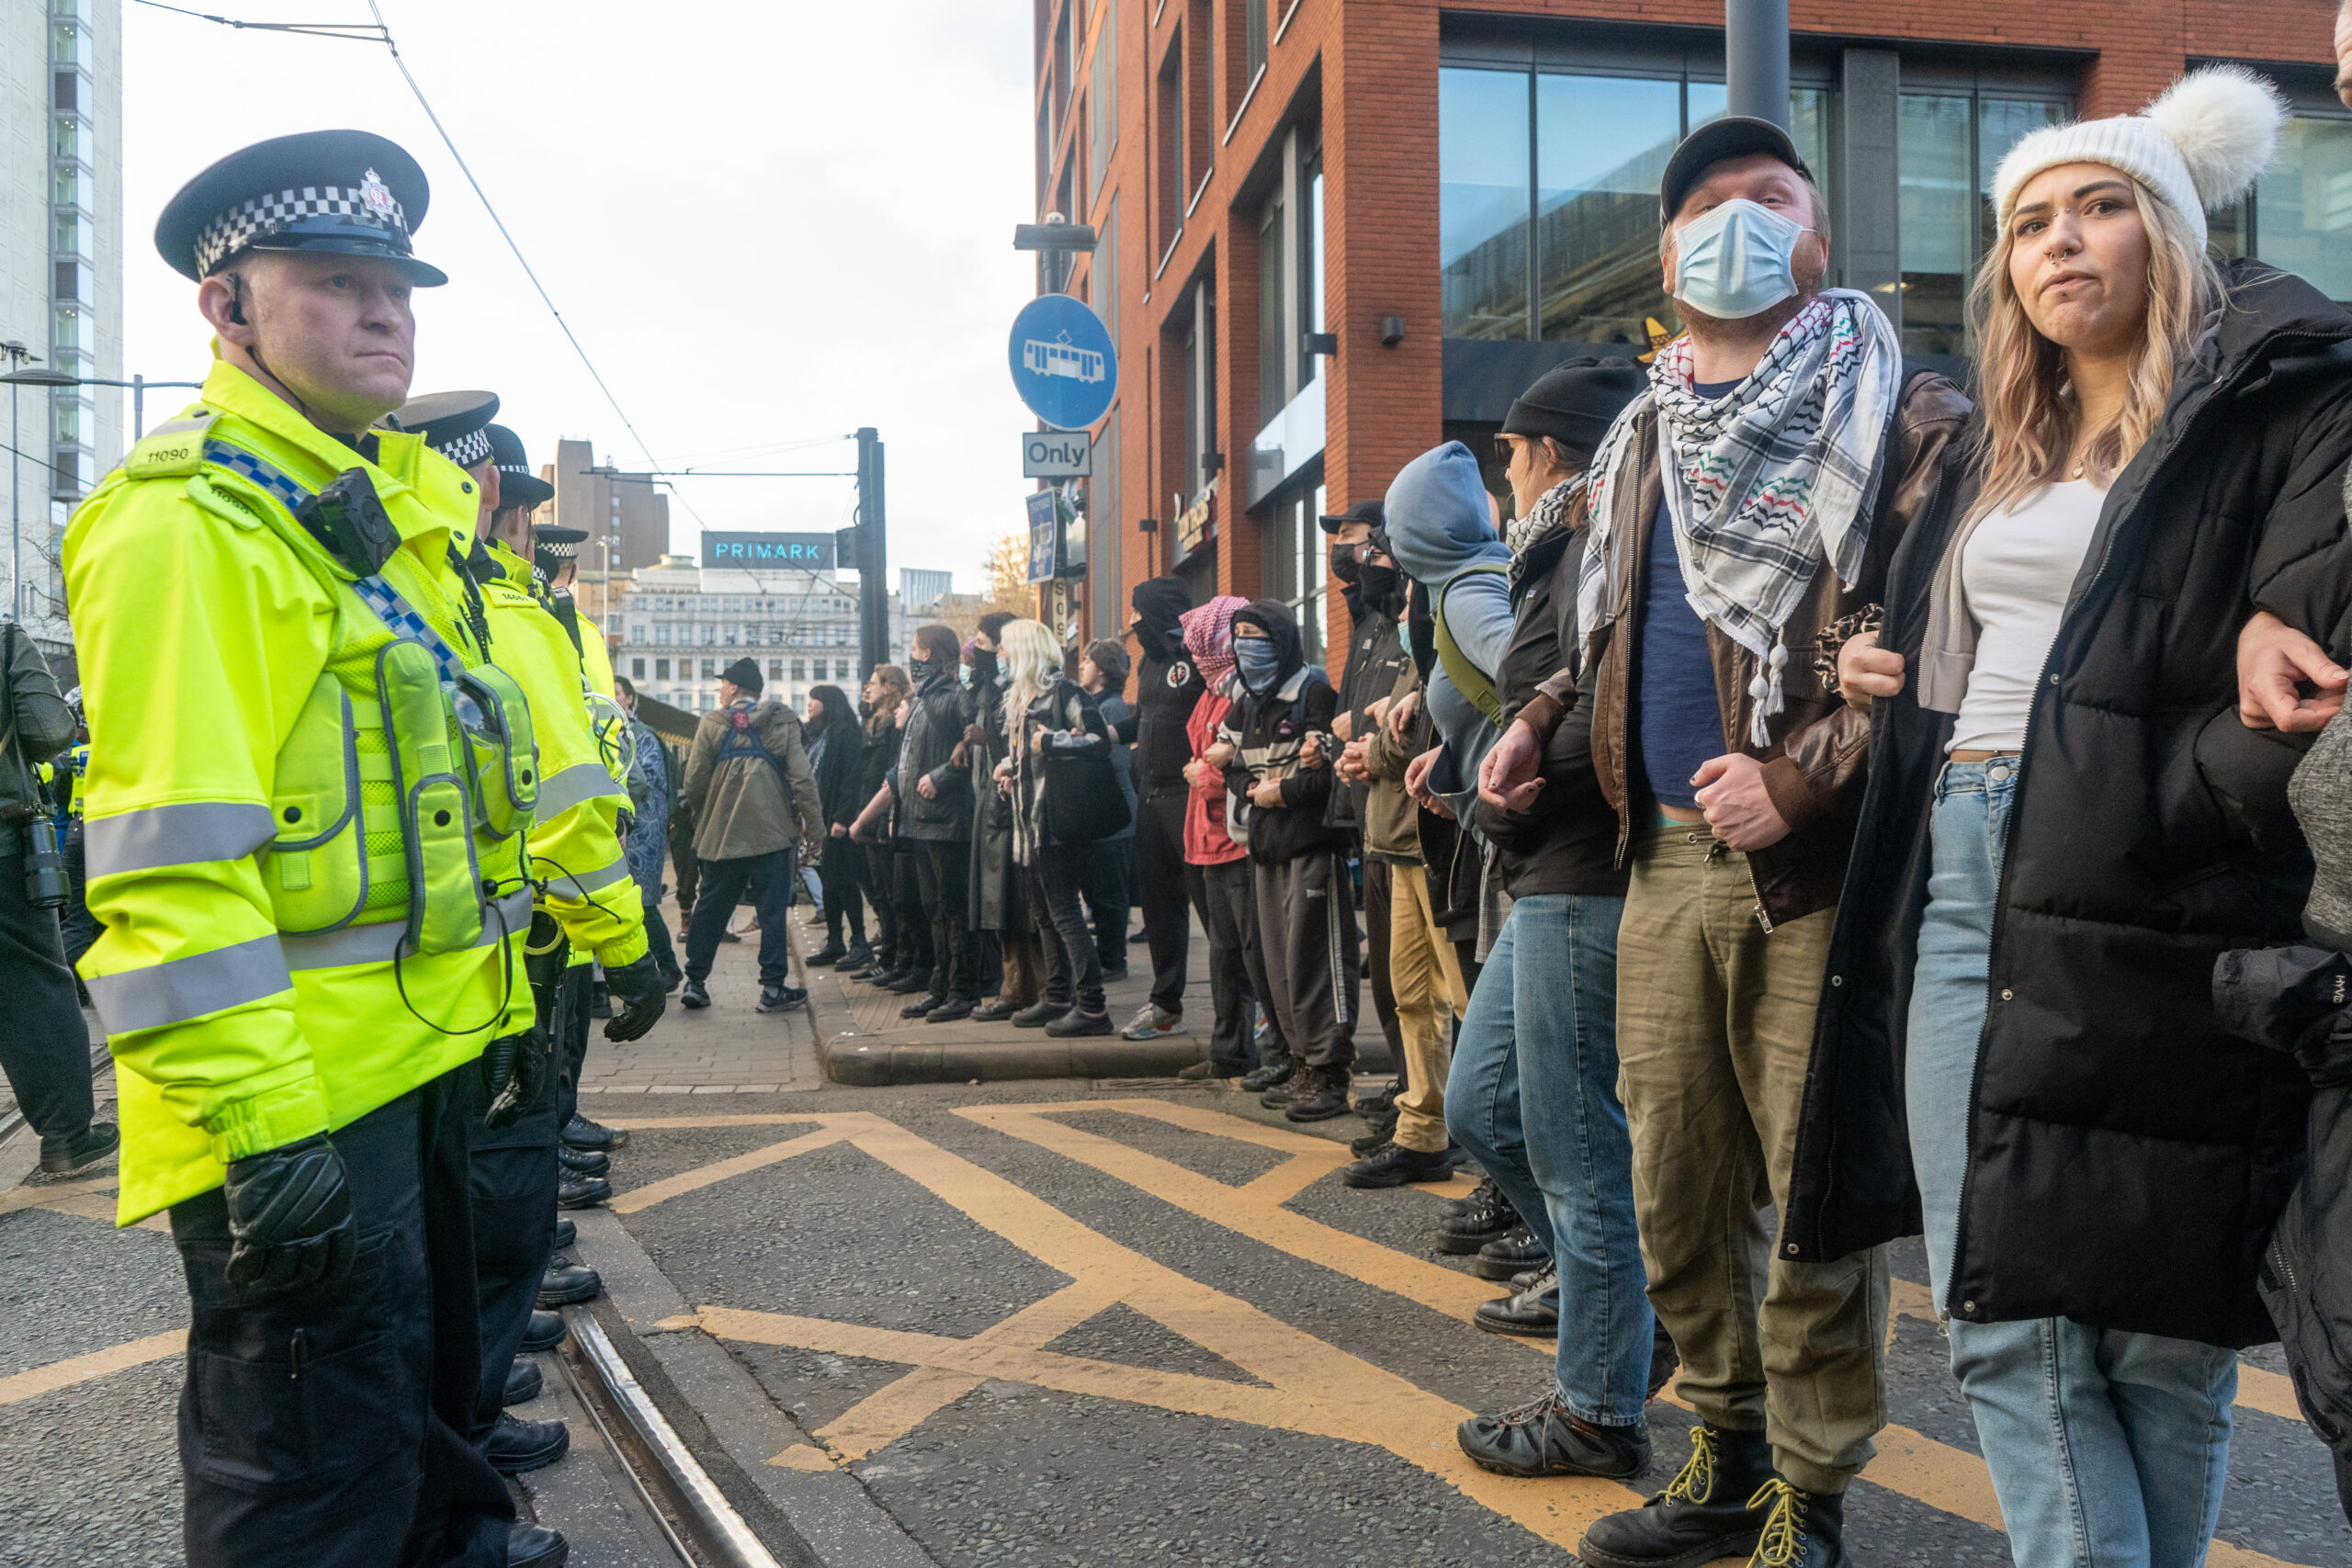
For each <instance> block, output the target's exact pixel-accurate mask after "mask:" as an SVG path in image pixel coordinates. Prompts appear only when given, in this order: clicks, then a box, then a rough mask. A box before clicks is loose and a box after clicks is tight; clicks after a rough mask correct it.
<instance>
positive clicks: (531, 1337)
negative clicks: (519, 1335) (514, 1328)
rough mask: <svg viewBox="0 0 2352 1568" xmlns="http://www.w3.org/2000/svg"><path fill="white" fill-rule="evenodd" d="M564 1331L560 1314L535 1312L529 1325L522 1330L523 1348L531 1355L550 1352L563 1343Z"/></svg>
mask: <svg viewBox="0 0 2352 1568" xmlns="http://www.w3.org/2000/svg"><path fill="white" fill-rule="evenodd" d="M564 1333H565V1329H564V1326H563V1314H561V1313H560V1312H535V1313H533V1314H531V1325H530V1326H529V1327H528V1328H526V1329H524V1330H523V1348H524V1349H525V1350H526V1351H527V1352H529V1353H530V1354H532V1355H535V1356H536V1355H537V1354H538V1353H539V1352H540V1351H542V1350H552V1349H554V1348H556V1347H557V1346H559V1345H560V1344H562V1343H563V1336H564Z"/></svg>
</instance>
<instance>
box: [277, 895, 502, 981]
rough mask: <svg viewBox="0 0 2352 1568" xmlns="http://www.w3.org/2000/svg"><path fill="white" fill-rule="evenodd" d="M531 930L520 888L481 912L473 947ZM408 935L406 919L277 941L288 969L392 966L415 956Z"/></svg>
mask: <svg viewBox="0 0 2352 1568" xmlns="http://www.w3.org/2000/svg"><path fill="white" fill-rule="evenodd" d="M530 928H531V890H530V889H529V888H527V887H524V888H519V889H517V890H516V891H515V892H513V893H509V894H508V895H506V897H503V898H501V899H500V900H498V902H497V903H495V904H492V906H490V908H486V909H484V910H483V911H482V916H481V940H480V941H478V942H475V943H474V945H475V946H476V947H489V946H491V945H492V944H493V943H496V942H503V941H504V940H505V939H506V938H507V937H510V936H516V935H519V934H521V933H522V932H524V931H528V930H530ZM407 935H408V921H407V920H406V919H397V920H379V921H377V922H376V923H375V924H373V925H365V926H345V927H344V928H343V930H341V931H322V932H321V933H320V934H318V935H317V936H282V937H279V938H278V939H277V941H278V945H279V946H281V947H283V948H284V949H285V950H286V966H287V967H288V969H294V970H302V969H345V968H348V967H350V966H351V965H352V964H390V962H391V961H392V960H393V959H394V958H396V957H404V958H413V957H415V956H416V949H414V948H413V947H410V946H408V945H406V943H405V942H404V940H403V939H404V938H406V937H407Z"/></svg>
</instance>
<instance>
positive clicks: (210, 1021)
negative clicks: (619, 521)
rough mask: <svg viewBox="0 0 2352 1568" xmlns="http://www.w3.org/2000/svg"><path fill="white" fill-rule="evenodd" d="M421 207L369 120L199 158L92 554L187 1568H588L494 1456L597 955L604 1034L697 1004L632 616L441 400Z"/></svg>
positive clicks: (104, 487)
mask: <svg viewBox="0 0 2352 1568" xmlns="http://www.w3.org/2000/svg"><path fill="white" fill-rule="evenodd" d="M426 199H427V191H426V184H425V179H424V174H423V171H422V170H420V169H419V168H418V166H417V164H416V163H415V161H414V160H413V158H411V157H410V156H409V155H408V154H407V153H406V152H403V151H402V150H401V149H400V148H399V147H397V146H395V145H394V144H392V143H391V142H390V141H385V140H383V139H382V138H380V137H377V136H372V135H368V134H366V133H363V132H359V131H350V130H340V131H322V132H317V133H312V134H307V135H300V136H290V137H283V138H279V139H277V140H275V141H266V142H263V143H260V144H258V145H256V146H253V147H249V148H246V149H244V150H243V151H242V152H237V153H234V154H232V156H230V157H227V158H224V159H222V160H221V161H220V162H219V163H217V164H214V165H212V166H211V167H210V168H209V169H207V170H205V171H204V172H203V173H202V174H200V175H198V176H197V177H196V178H195V179H193V180H191V181H190V182H189V183H188V184H187V186H185V187H184V188H183V189H182V190H181V191H180V192H179V194H178V195H177V196H175V197H174V198H173V199H172V201H171V203H170V204H169V206H168V207H167V208H166V209H164V214H163V216H162V220H161V221H160V222H159V223H158V225H157V228H156V243H157V245H158V247H159V248H160V249H161V251H162V252H163V254H164V260H165V261H167V262H168V263H170V264H171V265H172V266H173V267H175V269H177V270H178V271H179V272H181V273H182V274H184V275H185V276H187V277H188V278H189V279H190V280H191V281H193V282H194V283H195V284H196V285H197V289H196V305H197V309H198V311H199V312H200V313H201V314H202V315H203V317H204V318H205V321H206V322H207V323H208V325H209V328H210V330H211V333H212V336H213V356H214V361H215V362H214V365H213V367H212V369H211V372H210V374H209V377H208V378H206V380H205V383H204V388H203V392H202V395H201V397H200V399H199V400H198V402H197V403H195V404H194V405H192V406H191V407H189V408H187V410H185V411H184V412H181V413H180V414H179V416H178V417H176V418H175V419H173V420H172V421H170V422H169V423H166V424H164V425H162V426H160V427H159V428H157V429H156V430H155V431H153V433H152V434H149V435H147V437H146V438H145V439H143V440H142V441H141V442H140V443H139V444H138V446H136V447H134V448H133V450H132V451H131V453H130V457H129V458H128V459H127V460H126V461H125V462H124V464H123V466H122V467H121V468H119V469H117V470H115V471H114V472H113V473H111V474H109V475H107V478H106V479H105V480H104V482H102V483H101V484H100V485H99V486H98V488H97V489H96V491H94V492H93V493H92V495H91V496H90V498H89V499H88V501H87V502H85V504H84V505H83V507H82V508H81V509H80V511H79V512H78V513H75V515H74V521H73V524H72V526H71V528H70V530H69V531H68V533H67V536H66V540H65V554H64V562H65V576H66V583H67V592H68V599H69V603H70V604H71V605H72V608H73V614H74V622H75V626H76V628H77V632H78V636H79V642H80V651H81V664H82V671H83V695H84V701H85V706H86V710H87V715H88V720H89V726H90V732H91V739H92V742H93V744H92V748H91V752H90V763H89V773H88V777H87V779H86V781H85V811H86V820H85V829H84V834H85V855H86V874H87V884H86V886H87V897H88V903H89V908H90V909H91V912H92V913H93V915H94V916H95V917H96V919H97V921H98V922H99V925H100V928H101V929H100V934H99V936H98V939H97V941H96V945H95V946H94V947H93V948H92V949H91V950H90V952H89V953H88V954H87V955H86V956H85V959H84V960H83V963H82V965H81V968H82V973H83V975H84V976H85V978H86V980H87V983H88V986H89V989H90V992H91V995H92V998H93V999H94V1001H95V1003H96V1007H97V1009H98V1011H99V1013H100V1016H101V1018H102V1019H103V1021H104V1022H105V1025H106V1029H107V1036H108V1041H109V1044H110V1046H111V1048H112V1051H113V1054H114V1058H115V1063H116V1068H117V1080H118V1084H119V1104H120V1110H121V1118H122V1127H123V1140H122V1154H121V1165H122V1168H121V1187H120V1191H121V1198H120V1212H119V1220H120V1222H121V1223H123V1224H132V1223H135V1222H137V1221H139V1220H141V1219H143V1218H145V1217H147V1216H148V1215H151V1214H153V1213H158V1212H160V1211H164V1210H168V1211H169V1212H170V1215H171V1225H172V1234H173V1237H174V1240H175V1243H176V1245H177V1247H178V1250H179V1254H180V1258H181V1260H182V1264H183V1266H184V1269H185V1272H186V1275H187V1287H188V1293H189V1296H190V1299H191V1303H192V1306H193V1315H192V1326H191V1329H190V1333H189V1338H188V1352H187V1383H186V1386H185V1389H184V1392H183V1393H182V1396H181V1402H180V1411H179V1442H180V1453H181V1461H182V1466H183V1470H184V1472H185V1478H186V1488H187V1490H186V1497H187V1502H186V1513H185V1530H186V1544H187V1560H188V1562H190V1563H191V1564H193V1565H195V1568H212V1565H220V1568H228V1565H232V1564H233V1565H235V1568H270V1565H277V1564H287V1565H293V1564H302V1565H304V1568H315V1565H325V1564H335V1565H344V1564H350V1565H358V1564H387V1565H389V1564H393V1563H400V1564H411V1563H419V1564H424V1563H463V1564H467V1565H469V1568H487V1565H492V1564H510V1563H511V1564H524V1563H528V1564H532V1565H535V1568H552V1565H554V1564H560V1562H563V1560H564V1557H565V1554H566V1547H565V1544H564V1542H563V1540H562V1538H561V1537H560V1535H558V1534H556V1533H555V1532H553V1531H551V1530H548V1529H542V1528H539V1527H537V1526H533V1525H526V1524H522V1523H519V1522H517V1520H516V1518H515V1510H514V1507H513V1506H512V1504H511V1502H510V1500H509V1497H508V1494H507V1492H506V1489H505V1486H504V1484H503V1482H502V1481H501V1479H500V1476H499V1473H498V1471H497V1469H495V1468H493V1464H492V1460H493V1458H494V1457H497V1456H496V1453H495V1445H496V1444H497V1443H498V1442H500V1441H505V1442H507V1443H508V1445H509V1446H510V1447H512V1446H513V1444H514V1442H515V1430H517V1428H515V1426H514V1423H513V1419H512V1417H511V1416H510V1417H508V1418H507V1420H506V1427H505V1429H503V1430H502V1427H501V1423H500V1401H501V1397H502V1393H503V1389H504V1387H505V1383H506V1379H507V1374H508V1370H509V1368H510V1367H511V1365H512V1364H513V1362H514V1359H515V1354H516V1350H517V1348H518V1347H519V1346H520V1345H521V1344H522V1342H523V1339H524V1336H525V1333H526V1325H527V1324H528V1322H529V1319H530V1317H531V1314H532V1309H533V1305H534V1303H535V1301H536V1299H537V1292H538V1290H539V1287H540V1285H541V1282H542V1278H543V1275H544V1273H545V1270H546V1269H547V1267H548V1259H549V1255H550V1250H551V1248H552V1247H553V1243H554V1239H555V1228H556V1224H557V1219H558V1215H557V1212H556V1201H557V1190H558V1184H559V1181H560V1171H561V1169H562V1166H561V1164H560V1158H559V1148H560V1134H561V1130H562V1128H563V1127H564V1126H565V1124H566V1123H567V1122H569V1121H571V1118H572V1117H573V1116H574V1114H575V1112H576V1106H575V1104H574V1103H573V1100H572V1096H573V1095H574V1094H576V1091H577V1086H578V1076H579V1068H580V1055H581V1054H582V1053H583V1052H584V1051H585V1049H586V1033H587V1024H586V1018H587V1009H586V1007H585V1005H584V1003H585V995H584V993H585V985H586V975H587V969H586V967H585V966H586V965H587V964H589V963H590V961H591V960H592V959H593V960H594V961H596V962H598V963H601V964H602V965H603V967H604V969H605V975H606V978H607V983H608V985H609V987H610V990H611V994H612V997H613V998H614V1001H615V1003H616V1012H615V1016H614V1018H613V1020H612V1021H611V1022H610V1023H609V1024H607V1025H606V1028H605V1034H606V1036H607V1037H608V1038H610V1039H614V1040H628V1039H633V1038H636V1037H637V1036H639V1035H640V1034H642V1033H643V1032H645V1031H646V1030H647V1029H649V1028H650V1027H651V1026H652V1023H653V1021H655V1019H657V1018H658V1017H659V1016H660V1015H661V1012H662V1008H663V1005H664V991H663V987H662V980H661V978H660V976H659V973H658V971H657V969H656V967H655V965H654V964H653V961H652V960H651V959H650V957H648V956H647V953H646V941H645V935H644V931H643V929H642V904H641V900H640V898H639V895H638V892H637V889H636V887H635V886H634V885H633V884H632V882H631V880H630V878H629V874H628V863H627V861H626V859H625V858H624V856H623V854H622V850H621V842H620V839H619V836H618V833H617V830H616V829H617V821H618V817H619V813H620V812H621V810H622V809H624V808H625V807H626V806H627V803H628V795H627V766H628V762H627V755H628V748H627V747H626V746H616V745H615V744H614V731H615V728H616V727H615V726H614V725H613V724H612V722H611V718H612V710H611V708H610V705H609V700H608V699H609V694H610V692H611V687H612V671H611V668H610V666H609V664H608V663H607V662H606V661H605V648H604V640H603V637H602V635H601V634H600V633H597V632H596V631H595V629H594V626H590V625H588V624H587V623H585V622H583V621H582V620H581V619H580V618H579V617H578V615H576V612H573V611H572V610H571V606H570V604H569V601H568V600H563V601H560V602H559V601H558V600H557V598H556V597H555V596H553V595H551V594H550V593H549V592H548V590H547V587H546V584H545V581H544V579H543V578H542V577H541V576H540V575H538V574H536V573H535V572H534V570H533V559H532V557H533V542H532V537H531V525H530V512H531V508H532V506H533V505H535V504H536V503H537V501H539V500H541V499H544V483H543V481H541V480H539V479H537V477H536V476H533V475H532V474H531V473H530V471H529V468H528V465H527V464H526V463H525V462H524V461H523V457H522V452H521V447H520V444H519V443H518V442H515V440H514V439H513V437H512V436H511V434H509V433H507V432H505V431H503V430H502V429H499V428H498V427H495V426H492V425H490V423H489V420H490V418H491V414H492V412H494V410H495V406H496V404H495V400H493V399H490V398H487V397H486V396H482V395H453V396H447V397H443V398H439V399H429V400H418V401H416V402H414V403H412V402H411V400H410V399H409V381H410V375H411V370H412V367H413V355H414V344H415V318H414V314H413V310H412V309H411V297H412V291H413V290H414V289H416V288H431V287H435V286H437V285H440V284H442V283H445V282H446V281H447V277H446V276H445V275H444V274H442V273H441V272H440V271H439V270H437V269H436V268H435V267H433V266H431V265H427V264H425V263H424V262H423V261H421V260H419V259H418V258H417V257H416V255H415V254H414V253H413V246H412V241H411V235H412V233H413V231H414V230H415V229H416V228H417V227H418V225H419V224H420V223H421V222H422V220H423V219H424V212H425V205H426ZM521 1441H522V1442H523V1444H524V1446H526V1447H529V1446H531V1445H532V1444H534V1443H536V1444H537V1445H538V1447H539V1448H540V1450H542V1451H543V1450H544V1449H545V1448H546V1447H547V1446H548V1442H549V1441H551V1439H547V1438H545V1437H544V1434H538V1433H537V1432H536V1431H535V1430H534V1429H530V1424H524V1427H523V1429H522V1438H521ZM559 1451H560V1450H559ZM525 1457H526V1458H527V1457H529V1456H525ZM506 1458H507V1461H508V1462H507V1463H506V1464H505V1465H504V1466H503V1468H508V1469H512V1468H516V1467H517V1466H516V1465H515V1462H514V1461H515V1455H514V1454H512V1453H509V1454H508V1455H507V1456H506Z"/></svg>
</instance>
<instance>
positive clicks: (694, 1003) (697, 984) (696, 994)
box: [678, 975, 710, 1010]
mask: <svg viewBox="0 0 2352 1568" xmlns="http://www.w3.org/2000/svg"><path fill="white" fill-rule="evenodd" d="M678 1005H679V1006H680V1007H682V1008H693V1009H696V1010H700V1009H702V1008H707V1007H708V1006H709V1005H710V990H709V988H708V987H706V986H705V985H704V984H703V983H702V982H701V981H700V980H697V979H695V977H694V976H691V975H689V976H686V988H685V991H684V994H683V995H681V996H680V997H679V998H678Z"/></svg>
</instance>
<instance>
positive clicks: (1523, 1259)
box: [1470, 1224, 1552, 1280]
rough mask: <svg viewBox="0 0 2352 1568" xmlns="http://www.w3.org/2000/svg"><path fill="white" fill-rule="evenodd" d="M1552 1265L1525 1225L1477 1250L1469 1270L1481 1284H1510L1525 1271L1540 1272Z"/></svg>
mask: <svg viewBox="0 0 2352 1568" xmlns="http://www.w3.org/2000/svg"><path fill="white" fill-rule="evenodd" d="M1551 1261H1552V1255H1551V1254H1550V1253H1548V1252H1546V1251H1544V1247H1543V1244H1542V1243H1540V1242H1538V1241H1537V1240H1536V1239H1535V1233H1534V1232H1533V1231H1532V1230H1530V1229H1529V1228H1528V1227H1527V1226H1526V1225H1525V1224H1516V1225H1513V1226H1511V1228H1510V1230H1509V1231H1507V1232H1505V1233H1504V1234H1503V1235H1499V1236H1497V1237H1496V1238H1495V1239H1494V1240H1492V1241H1490V1242H1488V1243H1487V1245H1486V1246H1484V1247H1480V1248H1479V1249H1478V1260H1477V1261H1476V1262H1475V1263H1473V1264H1472V1265H1470V1268H1471V1269H1472V1271H1473V1272H1475V1273H1476V1275H1477V1276H1478V1278H1480V1279H1481V1280H1508V1279H1510V1277H1511V1276H1512V1275H1513V1274H1516V1273H1518V1272H1519V1271H1520V1270H1521V1269H1541V1268H1544V1266H1545V1265H1546V1264H1549V1263H1550V1262H1551Z"/></svg>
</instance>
